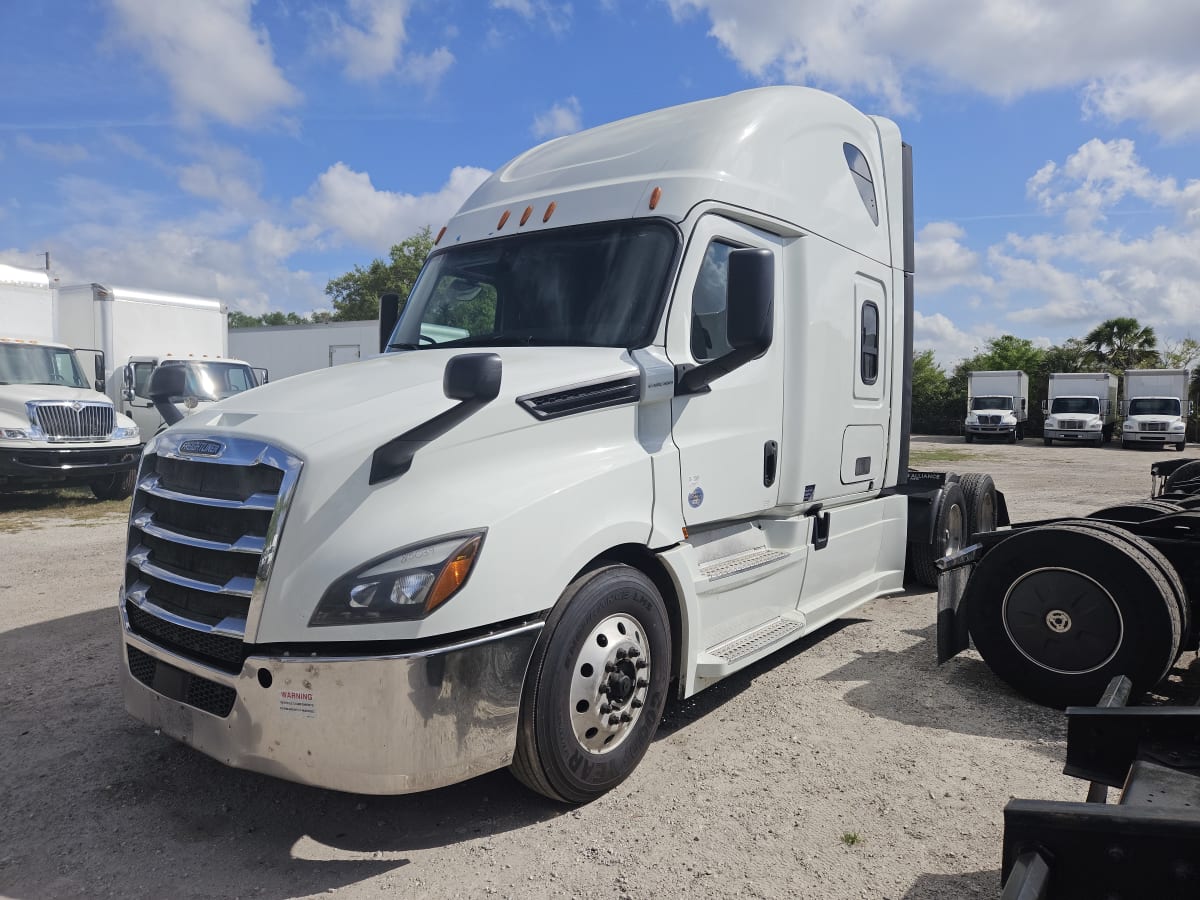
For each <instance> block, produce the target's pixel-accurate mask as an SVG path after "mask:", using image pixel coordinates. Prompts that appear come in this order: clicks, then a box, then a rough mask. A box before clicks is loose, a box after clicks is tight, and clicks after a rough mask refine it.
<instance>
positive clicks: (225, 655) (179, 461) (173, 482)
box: [124, 435, 300, 671]
mask: <svg viewBox="0 0 1200 900" xmlns="http://www.w3.org/2000/svg"><path fill="white" fill-rule="evenodd" d="M196 437H197V436H196V435H160V436H159V437H158V438H157V439H156V443H155V445H154V452H153V453H149V454H147V455H146V456H145V457H144V458H143V460H142V466H141V469H140V471H139V472H138V483H137V490H136V492H135V493H134V498H133V505H132V507H131V510H130V517H129V539H128V545H127V549H126V558H125V563H126V565H125V591H124V596H125V610H126V615H127V620H128V622H129V627H130V628H131V630H133V631H134V632H135V633H136V634H138V635H139V636H140V637H141V638H143V639H144V640H147V641H150V642H151V643H154V644H157V645H159V646H162V647H165V648H166V649H169V650H170V651H171V652H173V653H178V654H180V655H182V656H187V657H189V658H192V659H196V660H197V661H200V662H204V663H207V664H209V665H215V666H217V667H219V668H225V669H228V670H231V671H237V669H238V668H239V667H240V664H241V659H242V657H241V649H240V648H241V647H242V644H243V641H244V639H245V635H246V634H247V633H248V632H252V631H253V630H254V628H255V626H256V625H257V620H258V615H259V613H260V611H261V604H262V596H263V593H264V592H265V590H266V582H267V578H268V576H269V574H270V566H271V561H272V559H273V558H274V549H275V543H276V541H277V538H278V535H279V531H280V529H281V527H282V524H283V518H284V516H285V515H286V511H287V506H288V501H289V499H290V497H291V492H292V489H293V488H294V486H295V483H296V479H297V478H298V477H299V475H300V461H299V460H298V459H296V458H295V457H294V456H291V455H290V454H288V453H287V452H285V451H283V450H280V449H278V448H276V447H272V446H270V445H268V444H264V443H261V442H258V441H246V440H241V439H225V440H222V441H217V442H216V444H217V446H219V447H220V452H219V453H218V454H217V455H213V456H209V455H205V456H188V455H187V454H185V453H183V452H181V450H180V447H181V445H183V444H184V443H185V442H188V441H190V442H192V444H195V443H196Z"/></svg>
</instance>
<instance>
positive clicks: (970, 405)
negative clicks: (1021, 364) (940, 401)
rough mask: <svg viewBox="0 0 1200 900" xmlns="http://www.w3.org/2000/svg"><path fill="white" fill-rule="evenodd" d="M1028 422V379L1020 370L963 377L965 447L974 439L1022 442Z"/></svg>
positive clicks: (972, 374) (976, 373) (980, 373)
mask: <svg viewBox="0 0 1200 900" xmlns="http://www.w3.org/2000/svg"><path fill="white" fill-rule="evenodd" d="M1028 419H1029V377H1028V376H1027V375H1026V374H1025V373H1024V372H1022V371H1020V370H1012V371H1006V372H968V373H967V419H966V422H965V423H964V424H963V430H964V434H965V435H966V441H967V443H968V444H969V443H971V441H973V440H975V438H977V437H1001V438H1004V439H1005V440H1007V441H1011V442H1016V441H1022V440H1024V439H1025V422H1026V421H1027V420H1028Z"/></svg>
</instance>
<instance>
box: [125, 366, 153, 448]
mask: <svg viewBox="0 0 1200 900" xmlns="http://www.w3.org/2000/svg"><path fill="white" fill-rule="evenodd" d="M157 365H158V360H157V359H154V358H153V357H146V356H135V357H132V358H130V360H129V363H128V364H127V365H126V366H125V388H124V398H125V402H124V403H123V404H122V407H123V408H122V409H121V411H122V412H123V413H125V415H127V416H129V417H130V418H131V419H133V421H134V422H136V423H137V427H138V430H139V431H140V432H141V433H142V440H143V441H145V440H148V439H149V438H151V437H153V436H154V434H155V432H156V431H158V426H160V425H161V424H162V423H163V420H162V416H160V415H159V414H158V410H156V409H155V408H154V403H153V402H151V400H150V395H149V393H148V391H147V389H148V388H149V386H150V373H151V372H153V371H154V368H155V366H157Z"/></svg>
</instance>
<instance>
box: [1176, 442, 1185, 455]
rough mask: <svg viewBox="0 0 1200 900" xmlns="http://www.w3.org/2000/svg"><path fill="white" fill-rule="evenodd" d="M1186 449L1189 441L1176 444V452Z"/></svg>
mask: <svg viewBox="0 0 1200 900" xmlns="http://www.w3.org/2000/svg"><path fill="white" fill-rule="evenodd" d="M1186 449H1187V441H1180V442H1179V443H1178V444H1176V445H1175V452H1176V453H1182V452H1183V451H1185V450H1186Z"/></svg>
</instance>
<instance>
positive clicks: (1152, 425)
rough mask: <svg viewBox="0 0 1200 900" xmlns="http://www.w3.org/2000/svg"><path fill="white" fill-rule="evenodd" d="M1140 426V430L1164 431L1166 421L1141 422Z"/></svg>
mask: <svg viewBox="0 0 1200 900" xmlns="http://www.w3.org/2000/svg"><path fill="white" fill-rule="evenodd" d="M1140 427H1141V430H1142V431H1166V430H1167V423H1166V422H1143V423H1142V424H1141V426H1140Z"/></svg>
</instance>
